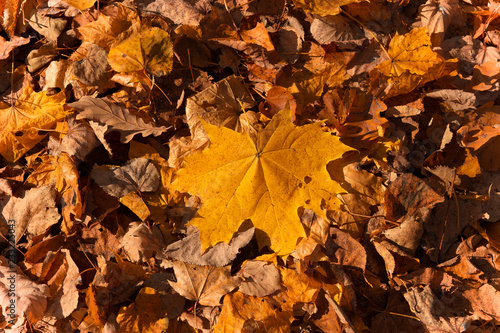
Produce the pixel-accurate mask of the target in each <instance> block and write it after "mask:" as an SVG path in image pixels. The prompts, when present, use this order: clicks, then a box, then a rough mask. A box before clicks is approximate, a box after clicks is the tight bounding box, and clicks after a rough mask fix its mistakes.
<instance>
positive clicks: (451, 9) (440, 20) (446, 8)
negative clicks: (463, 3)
mask: <svg viewBox="0 0 500 333" xmlns="http://www.w3.org/2000/svg"><path fill="white" fill-rule="evenodd" d="M458 8H460V7H459V5H458V1H457V0H440V1H436V0H428V1H427V2H426V3H425V4H423V5H421V6H420V7H419V9H418V18H419V19H420V23H421V26H423V27H427V29H428V30H429V34H430V36H431V42H432V45H434V46H439V45H441V42H442V41H443V39H444V35H445V33H446V30H447V29H448V26H449V25H450V23H451V20H452V18H453V15H454V14H455V12H456V11H457V9H458Z"/></svg>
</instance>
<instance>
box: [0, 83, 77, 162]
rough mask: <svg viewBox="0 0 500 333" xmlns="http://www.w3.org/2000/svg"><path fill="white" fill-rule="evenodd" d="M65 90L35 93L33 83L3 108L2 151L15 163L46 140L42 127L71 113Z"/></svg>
mask: <svg viewBox="0 0 500 333" xmlns="http://www.w3.org/2000/svg"><path fill="white" fill-rule="evenodd" d="M65 101H66V97H65V96H64V93H63V92H60V93H58V94H55V95H52V96H47V94H46V93H45V92H38V93H36V92H34V91H33V89H32V88H31V87H30V86H26V88H24V91H23V93H22V95H21V97H19V99H18V100H17V101H16V103H15V104H14V105H12V106H8V107H5V108H0V154H2V156H3V157H5V159H6V160H7V161H9V162H15V161H17V160H18V159H19V158H21V156H23V155H24V154H25V153H26V152H27V151H28V150H30V149H31V148H33V146H35V145H36V144H37V143H38V142H40V141H41V140H42V139H43V137H44V136H43V135H38V131H39V130H41V129H42V130H43V129H51V128H52V127H53V126H54V125H55V124H56V123H57V122H58V121H59V120H61V119H63V118H64V117H65V116H67V115H68V114H71V113H72V112H68V111H65V110H64V108H63V104H64V102H65Z"/></svg>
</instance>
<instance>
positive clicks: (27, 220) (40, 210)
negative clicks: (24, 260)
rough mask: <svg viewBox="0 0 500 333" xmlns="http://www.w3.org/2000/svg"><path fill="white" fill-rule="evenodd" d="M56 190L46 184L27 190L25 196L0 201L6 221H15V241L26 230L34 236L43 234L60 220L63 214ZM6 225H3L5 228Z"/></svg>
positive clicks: (0, 207)
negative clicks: (59, 206)
mask: <svg viewBox="0 0 500 333" xmlns="http://www.w3.org/2000/svg"><path fill="white" fill-rule="evenodd" d="M55 199H56V190H55V189H54V187H53V186H50V185H44V186H39V187H36V188H33V189H31V190H29V191H27V192H26V193H25V195H24V197H23V198H17V197H10V199H9V200H8V202H6V201H7V200H6V198H4V199H3V200H2V201H3V202H4V203H5V204H2V202H0V209H1V212H2V215H3V217H4V219H5V221H12V220H13V221H15V224H14V232H15V243H17V242H18V241H19V240H20V239H21V237H22V236H23V234H24V232H25V231H28V233H29V234H30V235H32V236H38V235H41V234H43V233H44V232H45V231H46V230H47V229H48V228H49V227H51V226H52V225H54V224H56V223H57V222H59V219H60V218H61V215H59V213H58V209H57V207H56V202H55ZM4 223H5V222H4ZM4 227H5V226H2V229H4Z"/></svg>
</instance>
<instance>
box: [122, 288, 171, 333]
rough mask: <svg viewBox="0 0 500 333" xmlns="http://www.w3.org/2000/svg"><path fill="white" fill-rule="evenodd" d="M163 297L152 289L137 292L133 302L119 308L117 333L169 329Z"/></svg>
mask: <svg viewBox="0 0 500 333" xmlns="http://www.w3.org/2000/svg"><path fill="white" fill-rule="evenodd" d="M164 298H165V295H162V293H160V292H158V291H157V290H155V289H154V288H150V287H144V288H142V289H141V290H139V294H138V295H137V297H136V298H135V302H134V303H132V304H130V305H128V306H124V307H121V308H120V310H119V312H118V315H117V316H116V321H117V323H118V324H119V327H120V328H119V330H117V331H116V332H117V333H126V332H145V333H154V332H163V331H165V330H167V329H168V327H169V320H168V318H167V314H168V313H167V311H168V303H167V302H166V300H165V299H164Z"/></svg>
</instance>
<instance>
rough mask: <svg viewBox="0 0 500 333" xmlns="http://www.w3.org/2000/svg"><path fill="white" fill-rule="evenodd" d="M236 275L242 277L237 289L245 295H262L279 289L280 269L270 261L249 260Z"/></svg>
mask: <svg viewBox="0 0 500 333" xmlns="http://www.w3.org/2000/svg"><path fill="white" fill-rule="evenodd" d="M238 276H241V277H242V278H243V281H242V282H241V285H240V287H239V289H238V290H239V291H240V292H242V293H243V294H246V295H250V296H256V297H264V296H268V295H271V294H272V293H275V292H276V291H278V290H280V289H281V275H280V271H279V270H278V269H277V268H276V266H275V265H274V264H273V263H272V262H268V261H260V260H249V261H247V262H245V263H244V264H243V265H242V266H241V269H240V271H239V272H238Z"/></svg>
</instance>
